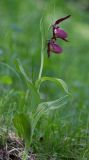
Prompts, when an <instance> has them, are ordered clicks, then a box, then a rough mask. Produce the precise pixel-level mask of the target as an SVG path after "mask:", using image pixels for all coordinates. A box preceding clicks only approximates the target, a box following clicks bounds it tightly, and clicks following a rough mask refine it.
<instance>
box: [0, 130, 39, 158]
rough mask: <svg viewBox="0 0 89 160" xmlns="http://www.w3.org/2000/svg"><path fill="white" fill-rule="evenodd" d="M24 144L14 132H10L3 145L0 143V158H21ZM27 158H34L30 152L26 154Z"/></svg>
mask: <svg viewBox="0 0 89 160" xmlns="http://www.w3.org/2000/svg"><path fill="white" fill-rule="evenodd" d="M23 151H24V144H23V142H22V141H21V139H19V138H17V137H16V136H15V134H14V133H10V134H9V136H8V137H7V140H6V141H5V143H4V145H3V144H1V143H0V160H22V154H23ZM28 160H36V155H35V154H33V153H32V152H29V154H28Z"/></svg>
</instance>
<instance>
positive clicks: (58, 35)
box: [54, 27, 67, 40]
mask: <svg viewBox="0 0 89 160" xmlns="http://www.w3.org/2000/svg"><path fill="white" fill-rule="evenodd" d="M54 35H55V37H56V38H61V39H63V40H65V39H66V38H67V33H66V32H65V31H64V30H63V29H61V28H59V27H57V28H54Z"/></svg>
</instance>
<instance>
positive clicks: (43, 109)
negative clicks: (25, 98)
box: [32, 95, 68, 132]
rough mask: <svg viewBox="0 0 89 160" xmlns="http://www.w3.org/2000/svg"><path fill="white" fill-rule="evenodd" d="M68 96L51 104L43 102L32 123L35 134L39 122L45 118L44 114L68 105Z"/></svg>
mask: <svg viewBox="0 0 89 160" xmlns="http://www.w3.org/2000/svg"><path fill="white" fill-rule="evenodd" d="M67 99H68V95H66V96H64V97H61V98H59V99H56V100H54V101H49V102H42V103H40V104H39V105H38V107H37V110H36V113H35V114H34V117H33V122H32V131H33V132H34V129H35V127H36V125H37V123H38V121H39V119H40V118H41V117H42V116H43V114H45V113H47V112H48V111H50V110H55V109H59V108H61V107H62V106H64V105H65V104H66V103H67Z"/></svg>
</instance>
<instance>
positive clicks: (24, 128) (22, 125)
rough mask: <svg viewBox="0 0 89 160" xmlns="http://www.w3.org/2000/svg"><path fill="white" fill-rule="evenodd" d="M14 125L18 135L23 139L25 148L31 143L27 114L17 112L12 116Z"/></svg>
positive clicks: (29, 123)
mask: <svg viewBox="0 0 89 160" xmlns="http://www.w3.org/2000/svg"><path fill="white" fill-rule="evenodd" d="M13 123H14V127H15V128H16V130H17V133H18V135H19V136H20V137H21V138H22V139H24V141H25V144H26V148H29V147H30V143H31V133H32V128H31V121H30V119H29V116H28V115H27V114H23V113H19V114H16V115H15V116H14V118H13Z"/></svg>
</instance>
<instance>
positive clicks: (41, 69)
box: [38, 17, 44, 80]
mask: <svg viewBox="0 0 89 160" xmlns="http://www.w3.org/2000/svg"><path fill="white" fill-rule="evenodd" d="M42 20H43V17H42V18H41V20H40V31H41V36H42V47H41V65H40V71H39V75H38V80H39V79H40V78H41V75H42V71H43V65H44V52H43V50H44V40H43V31H42Z"/></svg>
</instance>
